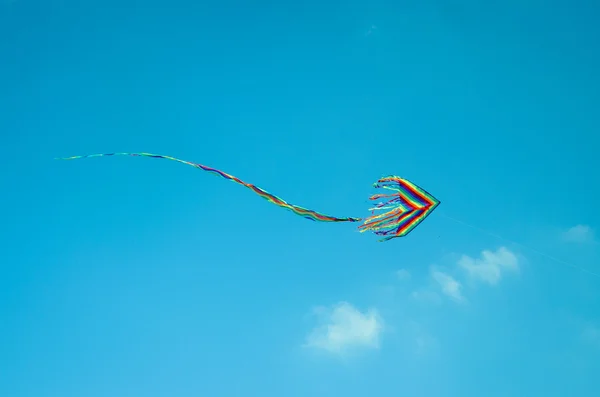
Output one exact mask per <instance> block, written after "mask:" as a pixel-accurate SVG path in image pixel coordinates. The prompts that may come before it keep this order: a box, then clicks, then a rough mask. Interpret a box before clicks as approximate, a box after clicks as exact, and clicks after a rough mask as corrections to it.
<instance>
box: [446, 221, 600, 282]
mask: <svg viewBox="0 0 600 397" xmlns="http://www.w3.org/2000/svg"><path fill="white" fill-rule="evenodd" d="M438 214H439V215H440V216H442V217H444V218H446V219H449V220H451V221H454V222H457V223H460V224H462V225H464V226H467V227H470V228H471V229H474V230H478V231H480V232H482V233H484V234H487V235H489V236H491V237H495V238H497V239H500V240H504V241H506V242H508V243H511V244H514V245H518V246H520V247H522V248H525V249H527V250H530V251H532V252H535V253H536V254H538V255H541V256H543V257H545V258H547V259H550V260H552V261H554V262H557V263H560V264H562V265H566V266H569V267H571V268H573V269H577V270H579V271H581V272H584V273H587V274H591V275H592V276H596V277H600V274H598V273H594V272H592V271H590V270H587V269H585V268H583V267H581V266H577V265H575V264H573V263H570V262H566V261H564V260H562V259H559V258H556V257H554V256H552V255H548V254H546V253H544V252H542V251H540V250H537V249H535V248H532V247H529V246H527V245H525V244H521V243H518V242H516V241H513V240H509V239H507V238H505V237H502V236H500V235H499V234H496V233H493V232H490V231H489V230H486V229H483V228H480V227H478V226H474V225H471V224H469V223H467V222H464V221H461V220H459V219H456V218H453V217H451V216H448V215H446V214H444V213H443V212H438Z"/></svg>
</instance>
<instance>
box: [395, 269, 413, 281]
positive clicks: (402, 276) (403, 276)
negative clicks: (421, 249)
mask: <svg viewBox="0 0 600 397" xmlns="http://www.w3.org/2000/svg"><path fill="white" fill-rule="evenodd" d="M396 277H398V280H402V281H404V280H409V279H410V272H409V271H408V270H406V269H400V270H398V271H397V272H396Z"/></svg>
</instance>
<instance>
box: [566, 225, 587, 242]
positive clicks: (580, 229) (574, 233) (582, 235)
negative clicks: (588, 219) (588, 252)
mask: <svg viewBox="0 0 600 397" xmlns="http://www.w3.org/2000/svg"><path fill="white" fill-rule="evenodd" d="M562 238H563V240H564V241H566V242H569V243H580V244H585V243H593V242H594V241H595V236H594V230H593V229H592V228H591V227H589V226H587V225H576V226H573V227H572V228H570V229H568V230H566V231H564V232H563V233H562Z"/></svg>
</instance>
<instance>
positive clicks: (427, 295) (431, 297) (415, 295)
mask: <svg viewBox="0 0 600 397" xmlns="http://www.w3.org/2000/svg"><path fill="white" fill-rule="evenodd" d="M410 297H411V298H412V299H414V300H417V301H419V302H426V303H435V304H438V303H441V302H442V299H441V298H440V296H439V295H438V294H437V293H435V292H434V291H431V290H429V289H427V288H422V289H419V290H416V291H413V292H412V293H411V294H410Z"/></svg>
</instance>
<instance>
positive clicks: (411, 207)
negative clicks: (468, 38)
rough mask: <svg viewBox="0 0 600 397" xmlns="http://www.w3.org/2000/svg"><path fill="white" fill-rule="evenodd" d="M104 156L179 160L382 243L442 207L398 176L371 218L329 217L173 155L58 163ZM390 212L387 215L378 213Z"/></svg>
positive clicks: (386, 183)
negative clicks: (355, 227) (353, 227)
mask: <svg viewBox="0 0 600 397" xmlns="http://www.w3.org/2000/svg"><path fill="white" fill-rule="evenodd" d="M103 156H135V157H151V158H158V159H166V160H172V161H177V162H179V163H183V164H187V165H189V166H192V167H194V168H199V169H201V170H204V171H207V172H210V173H212V174H214V175H218V176H220V177H222V178H225V179H229V180H230V181H233V182H235V183H237V184H240V185H242V186H245V187H247V188H248V189H250V190H252V191H253V192H254V193H256V194H258V195H259V196H260V197H262V198H264V199H266V200H268V201H269V202H271V203H273V204H275V205H278V206H280V207H283V208H286V209H288V210H290V211H292V212H294V213H295V214H297V215H300V216H302V217H304V218H306V219H310V220H312V221H320V222H361V221H362V222H363V224H362V225H360V226H359V227H358V228H359V231H360V232H366V231H371V232H373V233H375V234H376V235H379V236H384V237H383V238H382V239H381V240H379V241H387V240H390V239H393V238H396V237H403V236H406V235H407V234H408V233H410V232H411V231H412V230H413V229H414V228H415V227H416V226H417V225H418V224H419V223H421V222H422V221H423V220H424V219H425V218H426V217H427V216H429V214H431V212H432V211H433V210H434V209H435V208H436V207H437V206H438V205H439V204H440V201H439V200H437V199H436V198H435V197H433V196H432V195H431V194H429V193H428V192H426V191H425V190H423V189H422V188H420V187H418V186H417V185H415V184H413V183H412V182H409V181H407V180H406V179H403V178H400V177H397V176H387V177H384V178H381V179H379V180H378V181H377V182H376V183H375V184H374V185H373V186H374V187H375V188H383V189H387V190H390V191H392V192H394V193H392V194H375V195H373V196H371V197H370V198H369V199H370V200H380V199H382V198H386V199H387V201H385V202H380V203H377V205H375V207H373V208H371V209H370V210H371V216H370V217H367V218H352V217H348V218H337V217H334V216H330V215H325V214H321V213H319V212H316V211H313V210H309V209H307V208H303V207H300V206H297V205H293V204H290V203H288V202H286V201H284V200H283V199H281V198H279V197H277V196H275V195H273V194H271V193H269V192H267V191H266V190H264V189H261V188H260V187H258V186H254V185H252V184H250V183H247V182H244V181H242V180H241V179H239V178H236V177H235V176H233V175H229V174H227V173H225V172H223V171H219V170H217V169H215V168H211V167H207V166H205V165H202V164H198V163H192V162H190V161H185V160H180V159H177V158H175V157H171V156H162V155H159V154H152V153H103V154H91V155H85V156H73V157H63V158H59V159H58V160H74V159H81V158H87V157H103ZM381 210H387V211H386V212H383V213H380V214H377V215H376V214H375V211H381Z"/></svg>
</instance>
